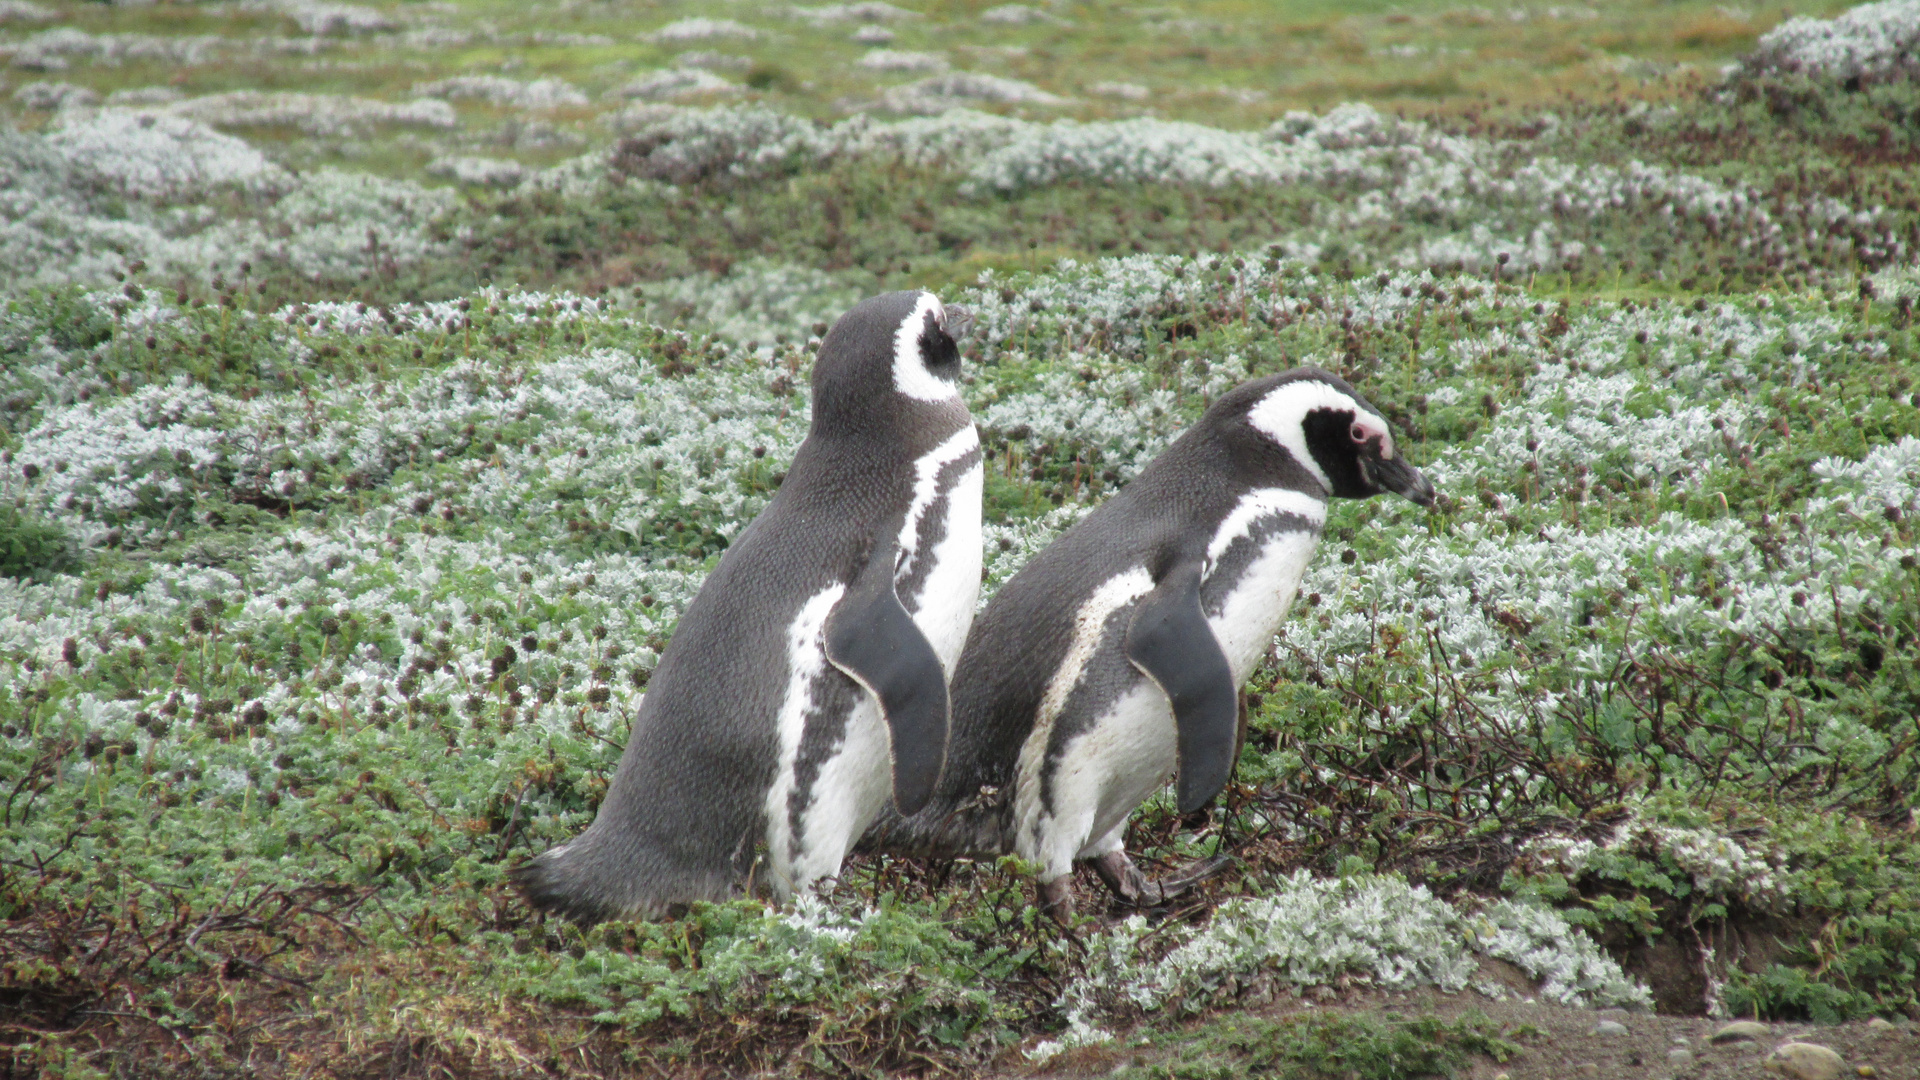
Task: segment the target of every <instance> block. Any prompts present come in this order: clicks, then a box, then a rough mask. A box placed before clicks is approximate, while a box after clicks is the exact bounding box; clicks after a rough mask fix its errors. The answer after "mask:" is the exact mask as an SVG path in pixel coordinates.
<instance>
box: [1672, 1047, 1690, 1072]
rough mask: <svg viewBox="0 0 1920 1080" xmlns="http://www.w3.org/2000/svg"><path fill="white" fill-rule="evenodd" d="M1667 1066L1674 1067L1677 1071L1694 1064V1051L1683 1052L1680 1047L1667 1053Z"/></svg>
mask: <svg viewBox="0 0 1920 1080" xmlns="http://www.w3.org/2000/svg"><path fill="white" fill-rule="evenodd" d="M1667 1064H1669V1065H1672V1066H1673V1067H1674V1068H1676V1069H1677V1068H1680V1067H1681V1066H1683V1065H1691V1064H1693V1051H1691V1050H1681V1049H1679V1048H1678V1047H1676V1048H1674V1049H1672V1050H1669V1051H1667Z"/></svg>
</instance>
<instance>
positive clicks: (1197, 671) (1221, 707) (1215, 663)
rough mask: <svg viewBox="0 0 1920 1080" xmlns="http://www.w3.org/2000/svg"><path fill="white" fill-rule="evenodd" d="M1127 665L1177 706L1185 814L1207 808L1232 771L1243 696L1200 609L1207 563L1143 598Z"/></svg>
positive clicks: (1172, 575)
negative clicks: (1201, 586) (1202, 581)
mask: <svg viewBox="0 0 1920 1080" xmlns="http://www.w3.org/2000/svg"><path fill="white" fill-rule="evenodd" d="M1126 654H1127V659H1128V660H1131V661H1132V662H1133V666H1134V667H1137V668H1139V669H1140V670H1141V671H1142V672H1144V673H1145V674H1146V676H1147V677H1148V678H1149V679H1152V680H1153V681H1154V684H1155V685H1157V686H1159V687H1160V692H1161V693H1163V694H1165V695H1167V700H1168V701H1169V702H1171V703H1172V705H1173V722H1174V727H1175V728H1176V729H1177V731H1178V734H1179V752H1180V779H1179V789H1178V795H1179V801H1180V812H1181V813H1182V814H1191V813H1193V812H1194V811H1195V810H1198V809H1200V808H1201V807H1203V806H1205V805H1207V803H1209V802H1211V801H1212V800H1213V797H1214V796H1215V795H1218V794H1219V793H1220V789H1221V788H1223V787H1225V786H1226V784H1227V777H1228V776H1229V775H1230V774H1231V773H1232V772H1233V761H1234V756H1235V750H1236V749H1237V746H1238V743H1237V740H1236V739H1235V734H1236V733H1237V731H1238V730H1239V724H1240V695H1239V692H1238V691H1237V690H1236V689H1235V687H1234V683H1233V669H1232V667H1231V666H1230V665H1228V663H1227V654H1226V653H1225V652H1223V651H1221V648H1220V642H1219V640H1218V639H1216V638H1215V637H1214V636H1213V628H1212V627H1211V626H1209V625H1207V616H1206V613H1205V612H1204V611H1202V610H1201V608H1200V563H1199V562H1198V561H1197V560H1189V561H1184V562H1181V563H1179V564H1177V565H1175V566H1174V567H1173V569H1172V570H1170V571H1169V572H1168V573H1167V574H1166V575H1165V576H1164V577H1163V578H1161V580H1160V583H1159V584H1158V585H1157V586H1155V587H1154V590H1153V591H1152V592H1150V593H1148V594H1147V595H1146V596H1144V597H1142V598H1141V600H1140V604H1139V606H1138V607H1137V608H1135V609H1134V613H1133V621H1132V622H1131V623H1130V624H1128V626H1127V640H1126Z"/></svg>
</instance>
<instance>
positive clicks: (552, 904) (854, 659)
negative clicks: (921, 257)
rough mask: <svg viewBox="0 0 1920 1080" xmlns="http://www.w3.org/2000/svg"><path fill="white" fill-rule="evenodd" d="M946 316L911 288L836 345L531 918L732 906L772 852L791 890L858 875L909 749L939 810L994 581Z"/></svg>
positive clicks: (542, 871) (840, 332)
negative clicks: (792, 439) (951, 703)
mask: <svg viewBox="0 0 1920 1080" xmlns="http://www.w3.org/2000/svg"><path fill="white" fill-rule="evenodd" d="M947 321H948V315H947V312H946V310H945V309H944V308H942V307H941V306H940V304H939V301H938V300H936V299H934V298H933V297H932V296H931V294H926V293H911V292H906V293H890V294H887V295H885V296H880V297H876V298H874V299H871V300H867V301H865V302H863V303H861V304H860V305H858V306H856V307H855V308H854V309H853V310H851V311H849V312H848V313H847V314H846V315H845V316H844V317H842V318H841V319H840V321H839V322H838V323H837V324H836V325H835V326H834V328H833V330H832V331H831V332H830V333H829V334H828V335H827V337H826V340H825V341H824V342H823V343H822V345H821V348H820V354H819V358H818V360H817V361H816V363H815V366H814V372H813V415H812V421H811V425H810V427H809V429H808V435H807V438H806V441H805V442H803V443H802V444H801V446H800V449H799V451H798V452H797V453H796V454H795V456H794V459H793V464H792V466H791V467H790V468H789V469H788V471H787V478H786V481H785V482H784V483H783V484H782V485H781V488H780V490H779V492H778V494H776V495H775V497H774V498H773V500H772V501H771V502H770V503H769V504H768V506H767V508H766V509H765V510H764V511H763V512H762V513H761V514H760V516H759V517H758V518H756V519H755V520H754V521H753V523H752V524H751V525H749V526H748V527H747V528H746V529H745V530H743V531H742V532H741V533H740V535H739V537H738V538H737V539H736V540H735V541H734V543H733V544H732V545H731V546H730V547H729V548H728V549H727V552H726V554H725V555H724V556H723V557H722V558H721V560H720V562H719V565H718V566H716V567H715V568H714V571H713V573H712V574H711V575H710V576H709V577H708V578H707V580H706V582H705V583H704V584H703V585H702V586H701V589H700V592H699V594H698V595H697V596H696V597H695V598H694V600H693V602H692V603H691V604H689V605H688V607H687V610H686V611H685V612H684V613H683V614H682V616H681V618H680V623H679V626H678V628H677V630H676V631H675V633H674V636H673V640H672V641H671V642H670V643H669V644H668V646H667V649H666V651H665V653H664V654H663V655H662V657H661V659H660V664H659V666H658V667H657V668H656V669H655V671H654V674H653V678H652V681H651V684H650V686H649V689H648V693H647V694H646V697H645V698H644V699H643V701H642V703H641V706H640V710H639V713H638V715H637V716H636V717H635V718H634V723H633V730H632V734H631V735H630V737H629V739H628V742H627V746H626V750H625V752H624V754H623V756H622V757H621V760H620V766H619V769H618V771H617V772H616V773H615V774H614V778H613V782H612V785H611V787H610V788H609V789H608V792H607V796H606V800H605V802H604V803H603V804H602V805H601V807H600V811H599V814H598V816H597V817H596V818H595V819H594V822H593V824H592V825H591V826H590V827H588V829H587V830H586V831H585V832H584V833H582V834H581V835H580V836H579V837H577V838H575V839H574V840H572V841H570V842H568V843H566V844H563V845H561V846H559V847H556V848H554V849H552V850H550V851H548V852H546V853H545V854H542V855H540V856H538V857H537V858H535V859H533V860H531V861H530V862H528V863H526V864H524V865H522V866H521V867H519V868H518V869H516V870H515V872H514V880H515V882H516V883H517V884H518V885H519V886H520V888H521V889H522V890H523V891H524V892H525V894H526V896H527V898H528V899H529V900H530V901H531V902H532V903H534V904H535V905H537V906H539V907H542V908H549V909H553V910H556V911H559V912H562V913H564V914H566V915H568V916H569V917H572V918H575V919H578V920H581V921H588V922H591V921H599V920H602V919H607V918H616V917H651V916H654V915H657V914H659V913H661V912H662V911H663V910H664V909H665V908H666V907H667V906H668V905H670V904H674V903H679V902H685V901H691V900H712V899H721V898H725V897H727V896H729V895H731V894H733V893H734V892H736V891H737V890H738V889H739V887H740V885H741V883H742V881H743V879H744V878H745V877H746V875H747V873H748V871H749V869H750V867H751V866H752V864H753V862H754V860H755V858H756V849H757V848H759V847H760V846H761V845H762V844H765V845H766V848H767V852H766V853H767V856H768V859H767V867H768V869H767V871H766V875H767V878H771V880H770V881H768V883H769V884H770V885H771V886H772V887H773V888H774V889H775V891H776V892H779V893H781V894H782V895H785V894H787V893H789V892H791V891H792V890H793V889H795V888H803V887H805V886H806V885H807V884H809V883H810V882H811V881H812V880H814V879H816V878H818V877H821V876H824V875H827V874H831V873H833V872H834V871H835V870H837V868H838V866H839V862H840V858H841V856H842V855H843V854H844V852H845V849H846V847H847V845H848V844H849V843H851V841H852V840H853V839H854V838H856V837H857V836H858V835H859V832H860V830H861V829H862V828H864V827H865V825H866V824H867V821H868V820H870V819H871V817H872V814H873V813H874V812H875V811H877V809H878V805H877V804H878V803H879V802H882V801H884V800H885V795H886V791H887V790H888V779H889V777H888V772H889V770H888V761H889V753H888V751H889V750H891V759H892V762H893V768H892V781H893V785H892V786H893V789H894V791H895V794H896V797H897V798H899V799H900V802H901V805H902V807H903V808H905V809H908V810H911V809H915V808H917V807H918V806H919V805H920V804H921V803H923V802H924V801H925V799H926V797H927V795H928V794H930V792H931V791H932V788H933V783H934V780H935V779H936V778H937V776H938V774H939V770H940V767H941V763H942V761H943V759H944V750H945V738H946V729H947V719H948V699H947V693H946V675H947V672H948V670H950V668H951V666H952V664H953V662H954V659H955V655H956V654H957V653H958V651H959V648H960V645H961V643H962V641H963V640H964V638H965V635H966V629H967V624H968V622H970V620H971V617H972V613H973V608H974V606H975V600H976V597H977V595H978V588H979V565H980V564H979V513H980V509H979V501H980V485H979V479H980V470H979V462H980V454H979V444H978V439H977V436H975V435H974V431H973V423H972V420H971V418H970V417H969V416H968V414H967V410H966V407H965V406H964V405H963V404H962V403H961V401H960V398H959V394H958V389H957V380H958V374H959V366H960V358H959V353H958V350H957V348H956V347H955V344H954V341H953V339H952V337H951V336H949V335H948V333H947V332H946V330H945V328H944V327H945V325H946V323H947ZM969 549H970V550H971V555H970V556H968V555H967V551H968V550H969ZM962 583H964V584H962ZM828 661H831V662H830V663H829V662H828ZM882 715H884V717H885V720H886V722H887V724H888V725H890V727H891V732H890V734H889V732H888V729H887V728H885V727H881V726H880V723H879V718H880V716H882ZM876 733H877V735H876ZM836 836H837V840H836ZM836 843H837V844H838V847H837V849H836V848H835V846H834V845H835V844H836ZM762 880H766V878H763V879H762Z"/></svg>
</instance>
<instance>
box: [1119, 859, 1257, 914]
mask: <svg viewBox="0 0 1920 1080" xmlns="http://www.w3.org/2000/svg"><path fill="white" fill-rule="evenodd" d="M1232 865H1233V859H1232V858H1231V857H1229V856H1226V855H1215V856H1214V857H1212V858H1210V859H1199V860H1196V861H1194V862H1192V863H1189V864H1187V865H1186V866H1185V867H1183V868H1182V869H1181V870H1179V871H1178V872H1176V873H1173V874H1170V875H1168V876H1167V877H1164V878H1161V879H1160V880H1158V881H1155V880H1153V879H1151V878H1149V877H1147V875H1146V874H1144V873H1142V872H1141V870H1140V867H1139V866H1137V865H1135V863H1134V861H1133V860H1132V859H1131V858H1128V856H1127V853H1126V852H1124V851H1109V852H1107V853H1106V854H1105V855H1102V856H1100V857H1099V858H1097V859H1095V860H1094V861H1093V870H1094V872H1095V873H1096V874H1099V875H1100V880H1101V882H1102V883H1104V884H1105V885H1106V887H1107V890H1108V891H1109V892H1111V893H1113V895H1114V896H1115V897H1116V898H1118V899H1119V900H1120V901H1121V902H1122V903H1125V904H1130V905H1132V906H1134V907H1158V906H1160V905H1161V904H1164V903H1166V902H1168V901H1169V900H1173V899H1176V898H1178V897H1179V896H1181V895H1182V894H1184V893H1185V892H1186V891H1187V890H1189V889H1191V888H1193V887H1194V886H1195V885H1198V884H1200V883H1201V882H1203V881H1206V880H1207V879H1208V878H1212V877H1216V876H1218V875H1219V874H1221V873H1222V872H1224V871H1225V870H1227V869H1228V868H1229V867H1231V866H1232Z"/></svg>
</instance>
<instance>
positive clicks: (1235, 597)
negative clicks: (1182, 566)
mask: <svg viewBox="0 0 1920 1080" xmlns="http://www.w3.org/2000/svg"><path fill="white" fill-rule="evenodd" d="M1326 520H1327V506H1326V503H1324V502H1322V501H1321V500H1319V499H1318V498H1315V497H1314V496H1312V495H1309V494H1307V493H1306V492H1302V491H1295V490H1292V489H1290V488H1260V489H1257V490H1254V491H1250V492H1248V493H1247V494H1246V495H1244V496H1242V497H1241V499H1240V502H1239V503H1238V504H1237V505H1236V506H1235V507H1234V508H1233V511H1232V512H1231V513H1229V514H1228V515H1227V517H1226V518H1225V520H1223V521H1222V522H1221V523H1220V525H1219V527H1218V528H1216V529H1215V530H1214V534H1213V537H1212V539H1211V540H1210V541H1209V542H1208V544H1207V565H1206V575H1205V578H1204V580H1203V582H1202V585H1201V594H1202V596H1203V597H1204V598H1205V599H1204V601H1203V606H1204V607H1205V609H1206V615H1207V625H1208V626H1209V627H1211V628H1212V630H1213V636H1214V639H1215V640H1216V641H1218V642H1219V643H1220V651H1221V652H1222V653H1225V654H1226V657H1227V666H1228V667H1230V668H1232V669H1233V680H1234V683H1235V684H1236V685H1237V684H1239V683H1241V682H1244V681H1246V678H1247V677H1248V676H1249V675H1251V674H1253V668H1254V665H1255V664H1257V663H1259V662H1260V656H1261V654H1262V653H1264V652H1265V651H1266V649H1267V645H1268V644H1269V643H1270V642H1271V641H1272V640H1273V635H1274V631H1276V630H1278V629H1279V628H1280V620H1282V619H1284V618H1286V615H1287V609H1288V608H1289V607H1291V606H1292V605H1293V598H1294V594H1295V593H1296V592H1298V591H1299V588H1300V579H1301V578H1303V577H1305V576H1306V573H1307V566H1308V565H1309V564H1310V563H1312V562H1313V553H1314V550H1315V549H1316V548H1318V547H1319V546H1320V529H1321V527H1322V526H1324V525H1325V524H1326Z"/></svg>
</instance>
